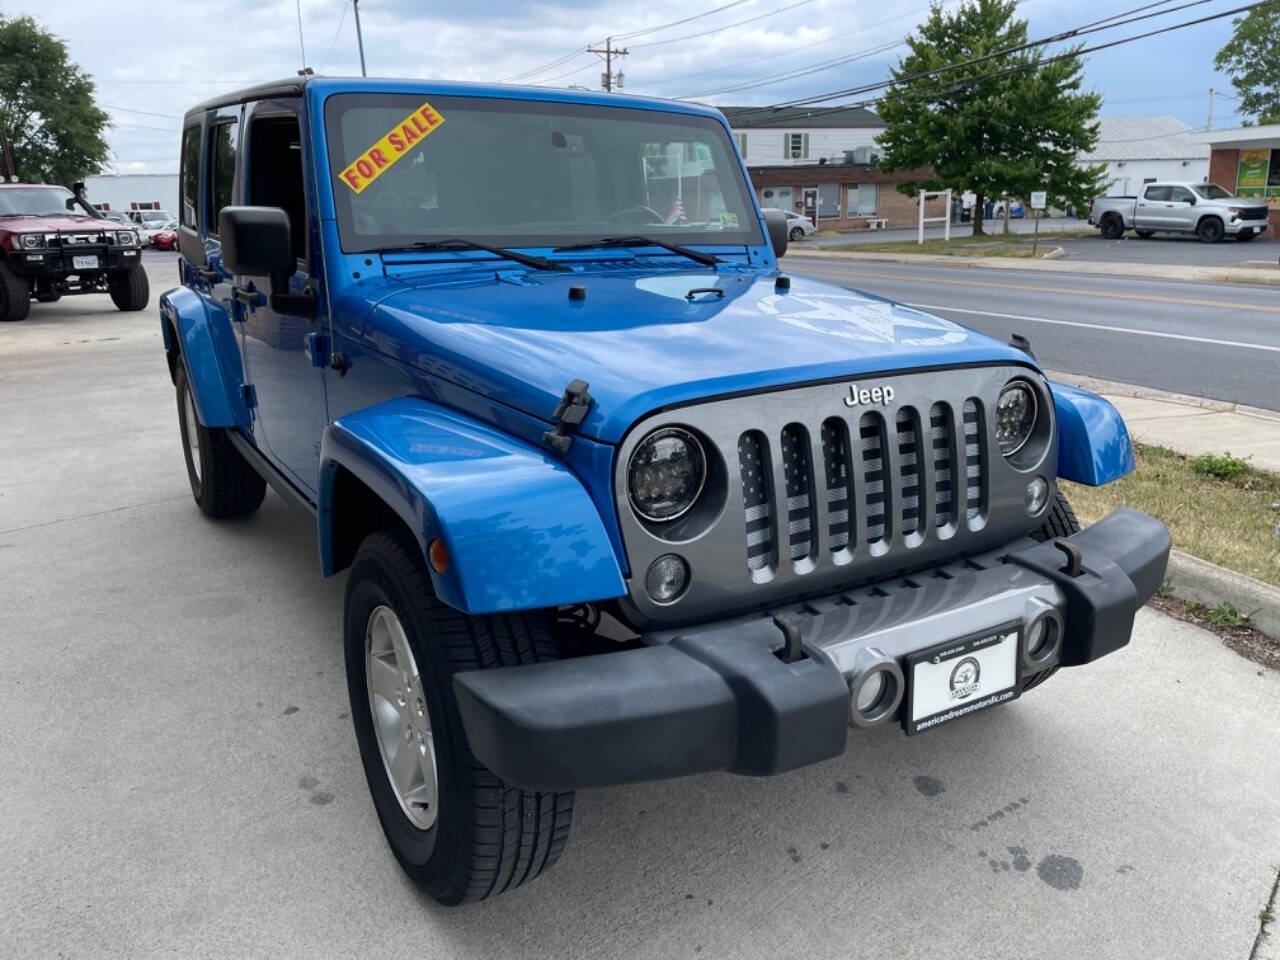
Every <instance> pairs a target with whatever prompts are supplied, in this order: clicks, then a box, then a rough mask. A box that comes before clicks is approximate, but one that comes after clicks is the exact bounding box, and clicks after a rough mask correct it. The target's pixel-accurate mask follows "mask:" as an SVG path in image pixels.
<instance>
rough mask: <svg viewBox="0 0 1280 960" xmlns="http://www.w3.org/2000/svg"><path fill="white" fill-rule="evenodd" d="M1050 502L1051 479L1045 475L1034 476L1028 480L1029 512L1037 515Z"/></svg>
mask: <svg viewBox="0 0 1280 960" xmlns="http://www.w3.org/2000/svg"><path fill="white" fill-rule="evenodd" d="M1048 502H1049V481H1048V480H1046V479H1045V478H1044V477H1033V478H1032V479H1031V480H1029V481H1028V482H1027V513H1029V514H1030V515H1031V516H1033V517H1034V516H1035V515H1036V514H1037V513H1039V512H1040V511H1041V510H1043V509H1044V507H1045V504H1047V503H1048Z"/></svg>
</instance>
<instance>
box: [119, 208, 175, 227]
mask: <svg viewBox="0 0 1280 960" xmlns="http://www.w3.org/2000/svg"><path fill="white" fill-rule="evenodd" d="M129 216H130V218H131V219H132V220H133V222H134V223H136V224H138V226H140V227H147V226H159V225H160V224H163V223H168V222H169V221H170V220H176V219H177V218H176V217H175V216H174V215H173V214H171V213H169V212H168V211H166V210H130V211H129Z"/></svg>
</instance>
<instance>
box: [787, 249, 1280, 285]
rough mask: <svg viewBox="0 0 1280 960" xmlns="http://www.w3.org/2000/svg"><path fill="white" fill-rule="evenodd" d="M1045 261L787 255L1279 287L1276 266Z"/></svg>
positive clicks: (1052, 256) (1055, 253)
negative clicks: (1205, 265)
mask: <svg viewBox="0 0 1280 960" xmlns="http://www.w3.org/2000/svg"><path fill="white" fill-rule="evenodd" d="M1046 250H1047V252H1046V253H1045V258H1046V259H1034V260H1032V259H1028V258H1021V257H953V256H948V255H946V254H938V253H855V252H853V251H845V250H818V249H810V248H805V249H803V250H801V249H798V248H797V249H794V250H790V251H788V254H787V255H788V256H792V257H795V258H797V259H799V258H806V259H809V258H811V259H814V260H866V261H878V262H880V263H922V264H923V263H927V264H929V265H931V266H938V267H984V268H986V269H988V270H1024V271H1031V272H1033V273H1076V274H1093V275H1095V276H1105V277H1136V278H1140V279H1146V280H1193V281H1199V282H1201V283H1252V284H1261V285H1263V286H1273V287H1280V264H1276V263H1271V262H1270V261H1265V262H1264V261H1259V265H1258V266H1257V267H1212V266H1210V267H1197V266H1185V265H1180V264H1165V263H1126V262H1120V263H1111V262H1107V261H1101V260H1059V259H1056V257H1059V256H1061V255H1062V249H1061V248H1060V247H1047V248H1046Z"/></svg>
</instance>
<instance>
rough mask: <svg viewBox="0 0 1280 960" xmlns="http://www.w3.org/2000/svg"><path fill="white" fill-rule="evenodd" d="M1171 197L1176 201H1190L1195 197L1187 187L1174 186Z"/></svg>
mask: <svg viewBox="0 0 1280 960" xmlns="http://www.w3.org/2000/svg"><path fill="white" fill-rule="evenodd" d="M1169 199H1170V200H1172V201H1173V202H1174V203H1190V202H1191V201H1192V199H1193V197H1192V196H1191V191H1190V190H1188V189H1187V188H1186V187H1174V188H1172V190H1171V191H1170V192H1169Z"/></svg>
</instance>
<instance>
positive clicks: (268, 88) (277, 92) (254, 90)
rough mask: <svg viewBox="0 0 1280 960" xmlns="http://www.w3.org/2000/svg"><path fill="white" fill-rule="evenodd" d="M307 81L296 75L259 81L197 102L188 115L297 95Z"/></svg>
mask: <svg viewBox="0 0 1280 960" xmlns="http://www.w3.org/2000/svg"><path fill="white" fill-rule="evenodd" d="M306 83H307V78H305V77H294V78H292V79H290V80H272V81H271V82H270V83H259V84H257V85H256V86H252V87H243V88H242V89H240V90H232V91H231V92H229V93H220V94H218V95H217V96H216V97H210V98H209V99H208V100H206V101H204V102H203V103H197V104H196V105H195V106H194V107H191V108H190V109H188V110H187V116H188V117H191V116H193V115H195V114H200V113H204V112H206V111H208V110H217V109H218V108H219V107H229V106H231V105H232V104H234V103H243V102H244V101H245V100H270V99H271V98H272V97H296V96H298V95H299V94H301V93H302V88H303V87H304V86H306Z"/></svg>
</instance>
